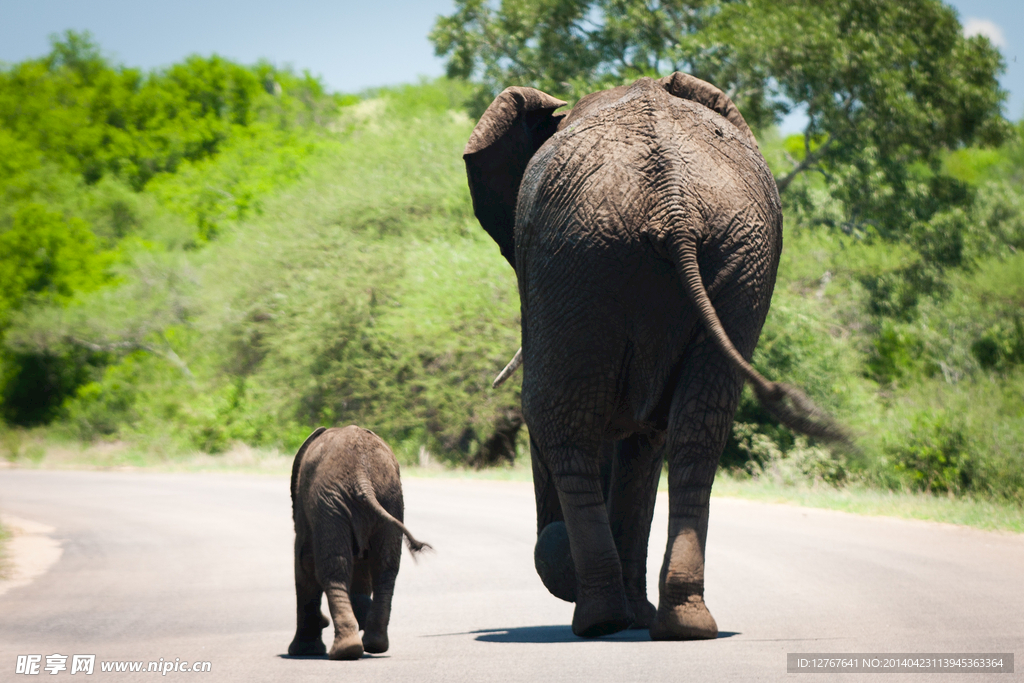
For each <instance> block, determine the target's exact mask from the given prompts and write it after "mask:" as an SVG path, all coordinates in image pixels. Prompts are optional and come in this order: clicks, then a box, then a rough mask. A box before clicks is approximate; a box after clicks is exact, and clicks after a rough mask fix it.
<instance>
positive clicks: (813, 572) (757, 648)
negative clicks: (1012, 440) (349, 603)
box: [0, 469, 1024, 683]
mask: <svg viewBox="0 0 1024 683" xmlns="http://www.w3.org/2000/svg"><path fill="white" fill-rule="evenodd" d="M404 485H405V496H406V510H407V512H406V523H407V525H408V526H409V528H410V529H412V531H413V532H414V533H415V534H416V536H417V537H418V538H420V539H423V540H426V541H428V542H429V543H431V544H432V545H433V546H434V548H435V549H436V552H435V553H433V554H428V555H425V556H424V557H423V558H422V559H420V560H419V562H414V561H413V560H412V559H411V558H410V557H409V556H408V554H406V555H405V557H404V558H403V564H402V571H401V573H400V574H399V577H398V585H397V589H396V594H395V601H394V610H393V613H392V621H391V629H390V638H391V650H390V651H389V652H388V653H386V654H385V655H381V656H375V657H369V656H367V657H364V659H362V660H360V661H357V662H332V661H328V660H322V659H290V658H288V657H286V656H284V653H285V651H286V649H287V646H288V643H289V642H290V640H291V637H292V634H293V629H294V610H295V607H294V593H293V588H292V557H291V552H292V551H291V544H292V538H293V534H292V526H291V519H290V502H289V497H288V482H287V480H286V479H285V478H283V477H271V476H244V475H210V474H194V475H193V474H155V473H133V472H71V471H66V472H61V471H31V470H17V469H7V470H0V512H3V513H6V514H8V515H13V516H16V517H19V518H22V519H25V520H31V521H33V522H35V523H37V524H40V525H47V526H49V527H52V528H53V531H52V536H53V539H54V540H55V541H56V542H57V543H59V544H60V546H61V548H62V551H63V552H62V554H61V555H60V559H59V560H58V561H57V562H56V563H55V564H53V566H52V567H51V568H50V569H49V570H48V571H46V572H45V573H44V574H42V575H41V576H38V577H37V578H35V579H34V580H33V581H31V583H29V584H28V585H22V586H19V587H14V588H12V589H11V590H9V591H7V592H6V593H5V594H3V595H0V680H5V681H6V680H40V679H36V678H35V677H33V678H29V677H22V676H16V675H14V672H15V669H16V660H17V657H18V655H29V654H39V655H42V656H43V659H42V665H43V666H45V665H46V658H45V657H46V655H51V654H62V655H69V658H68V660H67V666H68V670H65V671H61V672H59V673H57V674H56V675H55V676H54V675H51V674H49V673H47V672H46V671H45V670H42V669H41V673H40V676H42V677H43V678H42V680H64V679H63V678H62V677H64V676H70V675H71V674H70V668H71V662H72V660H71V657H70V655H74V654H95V655H96V664H95V673H94V674H93V675H92V676H90V677H88V678H85V680H116V681H132V680H149V681H152V680H153V679H154V678H155V677H156V676H157V674H154V673H146V672H142V673H134V674H133V673H130V672H124V673H116V672H113V673H104V672H102V671H100V662H103V661H122V660H123V661H143V662H146V663H148V662H149V661H159V660H160V659H161V658H162V659H163V661H164V662H172V661H175V660H176V659H177V660H178V661H179V662H181V661H185V662H190V663H191V662H194V661H208V662H210V669H211V670H210V672H208V673H191V672H190V673H184V672H180V671H179V672H175V671H171V672H169V673H167V674H166V676H161V677H164V678H166V679H167V680H172V679H178V680H182V679H184V680H190V679H199V680H208V681H307V680H309V681H321V680H328V679H330V680H346V681H389V682H390V681H417V682H425V681H445V682H452V681H454V682H458V681H586V682H588V683H593V682H598V681H639V680H643V681H683V680H696V681H717V680H722V681H732V680H734V681H754V680H780V679H784V678H786V679H789V680H792V679H793V677H794V676H796V677H797V680H807V681H814V680H822V679H832V680H844V681H849V680H850V679H849V677H848V676H845V677H844V675H842V674H834V675H823V674H810V675H797V674H789V675H787V673H786V654H787V653H790V652H804V653H808V652H810V653H865V652H881V653H902V652H916V653H962V652H974V653H988V652H1013V653H1015V654H1016V655H1017V658H1018V659H1019V658H1020V657H1021V655H1022V654H1024V585H1022V584H1024V536H1021V535H1013V534H999V533H990V532H982V531H977V530H972V529H967V528H961V527H953V526H948V525H940V524H929V523H924V522H911V521H902V520H894V519H886V518H870V517H858V516H853V515H847V514H843V513H837V512H829V511H822V510H812V509H806V508H798V507H790V506H781V505H767V504H760V503H753V502H745V501H738V500H731V499H719V498H716V499H713V500H712V504H711V524H710V532H709V540H708V550H707V587H706V599H707V603H708V605H709V607H710V609H711V611H712V613H713V614H714V615H715V617H716V619H717V621H718V626H719V629H720V630H721V635H720V637H719V639H718V640H715V641H703V642H684V643H664V642H658V643H655V642H651V641H649V640H648V638H647V633H646V631H628V632H624V633H620V634H617V635H615V636H611V637H607V638H602V639H597V640H589V641H588V640H581V639H578V638H575V637H574V636H573V635H572V633H571V631H570V628H569V623H570V621H571V619H572V605H570V604H569V603H565V602H561V601H559V600H557V599H556V598H554V597H551V596H550V595H549V594H548V593H547V592H546V591H545V590H544V588H543V586H542V585H541V583H540V580H539V579H538V578H537V576H536V574H535V573H534V570H533V566H532V549H533V541H534V535H535V532H534V524H535V522H534V511H533V491H532V487H531V486H530V485H529V484H523V483H513V482H495V481H468V480H452V479H417V478H411V477H407V478H406V480H405V483H404ZM665 503H666V501H665V500H663V499H662V500H659V508H658V510H657V513H656V517H655V526H654V530H653V532H652V537H651V539H652V540H651V560H650V562H649V565H650V579H649V586H650V591H651V596H650V597H651V599H652V600H653V601H654V602H655V603H656V602H657V593H656V591H657V572H658V570H659V568H660V564H661V555H662V553H663V552H664V543H665V535H666V517H667V512H666V508H665ZM40 528H46V527H40ZM325 634H326V635H327V636H328V640H327V642H328V644H329V642H330V641H329V636H330V629H327V630H326V631H325ZM1022 666H1024V663H1021V662H1019V661H1018V662H1017V663H1016V666H1015V671H1017V672H1018V673H1015V674H1012V675H1008V676H1007V675H1002V676H1000V675H995V678H993V677H992V676H993V674H975V675H956V676H954V677H953V680H957V681H960V680H965V679H977V680H984V681H999V680H1010V679H1014V678H1021V677H1022V676H1021V674H1020V671H1021V670H1022ZM77 675H78V674H76V676H77ZM58 677H61V678H58ZM934 677H935V676H929V675H926V674H923V675H916V676H913V677H911V680H914V681H924V680H928V679H930V678H934ZM70 680H79V679H78V678H71V679H70ZM870 680H871V681H873V682H874V681H884V680H897V676H896V675H881V676H871V677H870ZM898 680H907V678H906V675H902V676H898ZM942 680H950V678H949V677H943V678H942Z"/></svg>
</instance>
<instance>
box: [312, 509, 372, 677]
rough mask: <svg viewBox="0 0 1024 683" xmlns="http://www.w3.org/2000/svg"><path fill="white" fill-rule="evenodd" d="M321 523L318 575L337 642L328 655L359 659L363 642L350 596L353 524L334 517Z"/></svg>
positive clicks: (317, 542) (316, 537)
mask: <svg viewBox="0 0 1024 683" xmlns="http://www.w3.org/2000/svg"><path fill="white" fill-rule="evenodd" d="M318 522H319V524H318V526H317V527H316V528H315V530H314V542H313V547H314V555H315V561H316V576H317V580H318V581H319V582H320V585H321V586H323V589H324V593H326V594H327V604H328V606H329V607H330V609H331V620H332V621H334V643H333V644H332V645H331V648H330V650H329V651H328V653H327V654H328V656H329V657H330V658H331V659H359V658H360V657H362V656H363V643H362V641H361V640H360V639H359V623H358V622H357V621H356V617H355V614H354V613H353V612H352V603H351V601H350V600H349V594H348V591H349V586H350V585H351V581H352V570H353V558H352V531H351V522H350V521H349V520H348V519H339V518H337V517H335V516H333V515H332V516H324V517H322V518H321V519H319V520H318Z"/></svg>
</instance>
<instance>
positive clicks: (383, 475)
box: [297, 425, 403, 518]
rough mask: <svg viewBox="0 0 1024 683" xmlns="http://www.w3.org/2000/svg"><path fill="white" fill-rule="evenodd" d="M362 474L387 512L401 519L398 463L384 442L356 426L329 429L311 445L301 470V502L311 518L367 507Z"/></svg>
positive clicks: (298, 483)
mask: <svg viewBox="0 0 1024 683" xmlns="http://www.w3.org/2000/svg"><path fill="white" fill-rule="evenodd" d="M360 472H361V473H363V474H365V475H366V477H367V478H368V479H369V481H370V484H371V485H372V487H373V490H374V492H375V494H376V497H377V500H378V502H379V503H380V504H381V505H382V506H383V507H384V509H386V510H388V512H390V513H391V514H392V515H394V516H395V517H398V518H401V517H400V515H401V511H402V507H403V504H402V485H401V480H400V474H399V466H398V460H397V459H396V458H395V455H394V453H393V452H392V451H391V448H390V447H389V446H388V445H387V443H385V442H384V440H383V439H381V438H380V437H379V436H377V435H376V434H374V433H373V432H371V431H370V430H368V429H363V428H362V427H358V426H356V425H349V426H347V427H342V428H337V427H336V428H331V429H328V430H326V431H325V432H324V433H323V434H321V435H320V437H318V438H317V440H316V441H314V442H313V443H312V444H310V446H309V448H308V449H307V451H306V453H305V454H304V455H303V458H302V462H301V463H300V466H299V475H298V477H299V478H298V481H297V491H298V493H299V498H300V500H302V501H303V503H304V505H305V506H306V508H307V511H309V513H310V514H313V510H314V509H315V508H321V507H332V506H338V505H341V506H343V507H345V508H347V509H349V510H350V512H353V513H354V512H355V509H356V508H359V507H362V506H364V505H365V503H364V502H363V501H362V496H361V493H360V491H359V489H358V484H357V474H358V473H360ZM396 512H397V513H398V514H395V513H396Z"/></svg>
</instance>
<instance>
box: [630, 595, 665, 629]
mask: <svg viewBox="0 0 1024 683" xmlns="http://www.w3.org/2000/svg"><path fill="white" fill-rule="evenodd" d="M629 609H630V610H632V612H633V623H632V624H630V625H629V627H630V628H631V629H644V628H650V627H651V624H653V623H654V616H655V615H656V614H657V613H658V608H657V607H655V606H654V605H653V604H651V601H650V600H648V599H647V598H641V599H640V600H630V601H629Z"/></svg>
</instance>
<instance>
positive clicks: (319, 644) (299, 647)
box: [288, 635, 327, 657]
mask: <svg viewBox="0 0 1024 683" xmlns="http://www.w3.org/2000/svg"><path fill="white" fill-rule="evenodd" d="M288 654H289V655H291V656H292V657H318V656H322V655H325V654H327V648H326V647H324V641H322V640H320V636H319V635H318V636H317V637H316V640H299V638H298V636H296V637H295V640H293V641H292V644H291V645H289V646H288Z"/></svg>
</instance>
